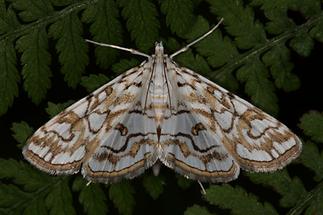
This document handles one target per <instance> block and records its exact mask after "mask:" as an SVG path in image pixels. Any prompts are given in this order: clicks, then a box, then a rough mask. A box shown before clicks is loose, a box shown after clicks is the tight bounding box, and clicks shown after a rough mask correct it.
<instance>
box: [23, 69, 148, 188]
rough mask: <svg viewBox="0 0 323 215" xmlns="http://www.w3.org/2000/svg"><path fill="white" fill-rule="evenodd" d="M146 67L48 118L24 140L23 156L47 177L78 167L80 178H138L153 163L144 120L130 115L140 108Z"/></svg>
mask: <svg viewBox="0 0 323 215" xmlns="http://www.w3.org/2000/svg"><path fill="white" fill-rule="evenodd" d="M149 67H150V64H149V63H143V64H141V65H140V66H139V67H135V68H132V69H130V70H129V71H127V72H126V73H124V74H122V75H120V76H118V77H117V78H115V79H114V80H112V81H111V82H109V83H108V84H106V85H104V86H102V87H101V88H99V89H97V90H96V91H94V92H93V93H92V94H90V95H89V96H87V97H86V98H83V99H81V100H80V101H78V102H76V103H75V104H73V105H72V106H70V107H68V108H67V109H66V110H64V111H63V112H61V113H60V114H58V115H57V116H55V117H54V118H52V119H51V120H50V121H49V122H47V123H46V124H45V125H43V126H42V127H41V128H39V129H38V130H37V131H36V132H35V134H34V135H33V136H32V137H31V138H30V139H29V140H28V142H27V145H26V146H25V147H24V149H23V154H24V156H25V158H26V159H27V160H28V161H30V162H31V163H32V164H33V165H35V166H36V167H38V168H39V169H41V170H44V171H46V172H49V173H52V174H71V173H76V172H78V171H79V169H80V168H82V173H83V175H84V176H85V177H87V178H88V179H90V180H97V181H102V182H108V181H110V180H118V179H119V178H120V177H121V176H123V177H134V176H136V175H138V174H140V173H141V172H142V171H143V170H144V168H146V167H148V166H150V165H151V164H152V163H153V161H152V156H151V151H152V150H151V149H152V145H151V143H152V140H151V141H146V139H147V140H148V139H149V138H151V139H152V138H153V137H149V138H147V135H146V132H148V131H145V130H143V129H142V128H143V127H142V126H141V124H142V123H143V121H144V120H145V119H143V118H140V117H139V116H137V115H135V114H130V113H129V112H131V110H134V109H140V108H141V106H140V105H138V103H137V102H138V101H139V100H140V99H141V95H142V94H143V93H145V92H144V90H143V89H144V88H143V86H144V85H145V84H146V83H145V82H144V80H146V79H147V78H146V77H145V76H147V75H148V74H149ZM135 123H136V125H134V124H135ZM140 129H141V130H140ZM136 134H138V135H137V136H136ZM139 134H142V135H139ZM133 136H136V137H133ZM144 138H146V139H145V140H144ZM82 165H83V167H81V166H82Z"/></svg>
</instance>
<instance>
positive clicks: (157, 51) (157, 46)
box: [155, 42, 164, 56]
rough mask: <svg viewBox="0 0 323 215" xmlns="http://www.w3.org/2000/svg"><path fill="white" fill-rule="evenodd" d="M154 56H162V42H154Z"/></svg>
mask: <svg viewBox="0 0 323 215" xmlns="http://www.w3.org/2000/svg"><path fill="white" fill-rule="evenodd" d="M155 55H156V56H163V55H164V46H163V43H162V42H156V44H155Z"/></svg>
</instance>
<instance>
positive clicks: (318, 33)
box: [309, 21, 323, 43]
mask: <svg viewBox="0 0 323 215" xmlns="http://www.w3.org/2000/svg"><path fill="white" fill-rule="evenodd" d="M309 34H310V35H311V37H312V38H314V39H316V40H318V41H319V42H321V43H323V21H319V22H318V23H317V24H316V25H315V26H314V27H313V28H312V29H311V30H310V31H309Z"/></svg>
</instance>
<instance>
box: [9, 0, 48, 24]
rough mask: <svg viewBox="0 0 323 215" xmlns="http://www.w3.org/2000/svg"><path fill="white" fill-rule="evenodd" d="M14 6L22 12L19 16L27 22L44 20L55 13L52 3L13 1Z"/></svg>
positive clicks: (30, 0)
mask: <svg viewBox="0 0 323 215" xmlns="http://www.w3.org/2000/svg"><path fill="white" fill-rule="evenodd" d="M13 6H14V7H15V8H16V9H17V10H19V11H20V13H19V16H20V18H21V19H22V20H23V21H25V22H31V21H35V20H36V19H39V18H43V17H44V16H48V15H49V14H51V13H53V11H54V9H53V6H52V5H51V2H50V1H40V0H13Z"/></svg>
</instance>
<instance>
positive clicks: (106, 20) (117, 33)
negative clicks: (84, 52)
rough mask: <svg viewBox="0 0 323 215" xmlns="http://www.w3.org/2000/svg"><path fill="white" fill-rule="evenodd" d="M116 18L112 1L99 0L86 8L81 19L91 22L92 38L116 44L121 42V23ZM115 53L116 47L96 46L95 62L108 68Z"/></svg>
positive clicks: (113, 59) (116, 14)
mask: <svg viewBox="0 0 323 215" xmlns="http://www.w3.org/2000/svg"><path fill="white" fill-rule="evenodd" d="M118 19H119V17H118V10H117V6H116V3H115V2H114V1H105V0H99V1H98V2H97V4H95V5H93V6H90V7H88V8H86V10H85V11H84V13H83V20H84V21H86V22H87V23H91V27H90V31H91V33H92V35H93V40H95V41H98V42H103V43H108V44H116V45H118V44H120V43H121V42H122V34H121V33H122V31H121V27H120V26H121V23H120V22H119V20H118ZM102 26H104V27H103V28H102ZM117 53H118V50H116V49H112V48H107V47H100V46H96V48H95V55H96V61H97V64H98V65H100V66H101V67H103V68H108V66H110V65H111V64H112V63H113V62H114V61H115V60H116V57H117Z"/></svg>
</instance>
